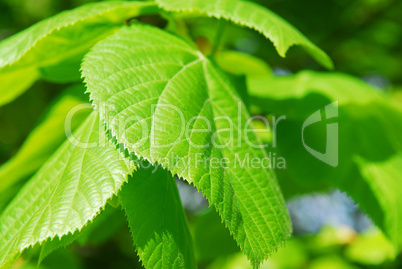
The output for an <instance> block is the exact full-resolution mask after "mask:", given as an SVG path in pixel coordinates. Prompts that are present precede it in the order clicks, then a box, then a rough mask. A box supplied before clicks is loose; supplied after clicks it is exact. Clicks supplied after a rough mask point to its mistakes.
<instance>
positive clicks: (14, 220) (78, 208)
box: [0, 112, 132, 267]
mask: <svg viewBox="0 0 402 269" xmlns="http://www.w3.org/2000/svg"><path fill="white" fill-rule="evenodd" d="M73 137H74V138H75V141H73V140H72V138H71V137H70V139H69V141H66V142H65V143H64V144H63V145H62V146H61V147H60V148H59V149H58V150H57V151H56V153H55V154H54V155H53V156H52V157H51V159H50V160H49V161H48V162H47V163H46V164H45V165H44V166H42V168H41V169H40V170H39V171H38V172H37V173H36V174H35V175H34V177H33V178H32V179H30V181H29V182H28V183H27V184H25V186H24V187H23V188H22V189H21V191H20V192H19V193H18V195H17V196H16V197H15V198H14V199H13V201H12V202H11V203H10V204H9V205H8V207H7V208H6V209H5V210H4V212H3V213H2V215H1V216H0V267H3V266H7V265H9V264H10V263H11V262H12V261H13V260H14V258H16V256H17V255H18V254H19V253H20V252H22V251H23V250H24V249H26V248H28V247H30V246H33V245H35V244H36V243H41V242H43V241H45V240H47V239H48V238H54V237H55V236H59V237H61V236H63V235H66V234H68V233H73V232H74V231H76V230H80V229H82V227H84V226H85V225H86V224H87V222H88V221H90V220H92V219H94V217H95V216H96V215H97V214H98V213H99V212H100V210H101V209H102V208H103V207H104V206H105V205H106V201H107V200H108V199H109V198H111V197H112V195H113V194H116V193H117V192H118V190H119V189H120V188H121V185H122V184H123V182H125V181H126V180H127V174H129V173H130V172H131V171H132V167H131V165H130V164H129V163H128V161H127V160H126V159H124V158H123V157H122V156H121V155H120V153H119V152H118V151H117V150H115V148H116V146H115V145H114V144H112V143H111V142H109V140H107V138H106V135H105V129H104V126H103V125H102V124H99V117H98V116H97V113H95V112H93V113H92V114H91V115H90V116H89V117H88V118H87V120H86V121H85V122H84V123H83V124H82V125H81V127H80V128H79V129H78V130H77V132H75V133H74V136H73Z"/></svg>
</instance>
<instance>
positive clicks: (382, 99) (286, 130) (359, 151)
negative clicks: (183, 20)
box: [249, 71, 402, 248]
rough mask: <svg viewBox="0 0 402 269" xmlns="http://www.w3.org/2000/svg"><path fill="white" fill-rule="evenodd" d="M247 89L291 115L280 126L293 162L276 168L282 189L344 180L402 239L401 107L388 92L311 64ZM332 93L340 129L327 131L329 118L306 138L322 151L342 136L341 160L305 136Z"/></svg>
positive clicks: (266, 108)
mask: <svg viewBox="0 0 402 269" xmlns="http://www.w3.org/2000/svg"><path fill="white" fill-rule="evenodd" d="M249 89H250V95H251V102H252V103H253V104H254V105H257V106H259V108H260V110H261V111H263V112H265V113H271V114H274V115H276V116H286V117H287V118H286V120H283V121H281V122H280V123H279V124H278V128H277V133H276V138H277V151H278V154H279V155H281V156H282V157H284V158H285V159H286V164H287V169H286V170H284V171H279V173H278V177H279V179H280V182H282V183H283V185H282V186H283V190H284V193H285V194H286V193H290V195H289V196H291V195H295V194H298V193H300V192H309V191H315V190H317V187H319V188H326V187H336V188H339V189H341V190H343V191H345V192H346V193H347V194H349V195H350V196H351V197H352V198H353V199H354V200H355V202H357V203H358V204H359V207H360V208H361V209H362V210H363V211H364V212H365V213H366V214H367V215H369V216H370V217H371V219H372V220H373V221H374V222H375V224H376V225H378V227H380V228H381V230H382V231H383V232H384V233H385V234H386V235H387V236H388V238H389V239H390V241H391V242H392V243H393V244H394V246H395V247H396V248H399V247H400V246H402V237H401V236H400V231H401V230H402V197H401V195H400V194H399V193H398V190H400V189H401V187H402V173H401V169H400V167H401V165H402V162H401V156H402V137H401V136H400V134H401V133H402V113H401V111H399V110H398V109H396V108H395V107H394V106H393V105H392V104H391V103H390V100H389V99H387V96H386V95H385V94H384V93H382V92H380V91H379V90H377V89H375V88H374V87H372V86H370V85H368V84H367V83H365V82H363V81H361V80H359V79H356V78H353V77H350V76H347V75H344V74H327V73H318V72H311V71H304V72H300V73H299V74H297V75H294V76H293V75H292V76H283V77H271V78H265V79H262V78H259V79H251V80H249ZM253 97H254V98H253ZM334 101H337V102H338V116H337V118H335V120H336V122H337V123H338V128H339V129H338V131H337V135H338V137H337V138H334V139H333V140H332V139H331V133H329V134H327V123H330V122H327V121H328V120H330V119H328V120H327V121H326V120H325V118H324V119H323V120H322V121H320V122H317V123H315V124H312V125H311V126H308V127H307V128H306V129H305V131H304V139H305V143H306V144H307V145H308V146H309V147H311V148H313V149H314V150H317V151H319V152H324V153H325V152H326V150H327V149H326V145H327V139H328V141H329V142H330V144H332V143H338V147H337V154H338V160H339V163H338V165H337V166H336V167H332V166H330V165H327V164H326V163H324V162H322V161H320V160H319V159H317V158H315V157H314V156H313V155H311V154H310V153H309V152H308V151H307V150H306V148H305V147H304V145H303V143H302V137H301V134H302V130H303V129H302V128H303V124H304V122H305V120H306V119H307V118H308V117H309V116H310V115H312V114H313V113H314V112H315V111H318V110H322V109H323V108H324V107H326V106H327V105H328V104H329V103H332V102H334ZM333 134H335V133H333ZM300 160H303V162H300ZM295 186H297V187H295Z"/></svg>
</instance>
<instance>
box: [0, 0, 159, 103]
mask: <svg viewBox="0 0 402 269" xmlns="http://www.w3.org/2000/svg"><path fill="white" fill-rule="evenodd" d="M156 11H157V8H156V6H155V4H153V3H146V2H123V1H116V2H114V1H108V2H102V3H91V4H87V5H84V6H81V7H78V8H76V9H73V10H70V11H64V12H61V13H59V14H58V15H56V16H53V17H51V18H49V19H46V20H43V21H41V22H39V23H37V24H35V25H33V26H31V27H30V28H28V29H26V30H24V31H22V32H20V33H18V34H16V35H14V36H11V37H10V38H8V39H6V40H4V41H2V42H1V43H0V81H1V82H2V83H1V84H2V86H1V87H0V105H3V104H5V103H8V102H10V101H12V100H14V99H15V98H16V97H18V96H19V95H20V94H22V93H23V92H24V91H25V90H26V89H27V88H29V87H30V85H31V84H32V83H33V82H35V80H37V79H38V78H40V77H41V76H42V77H44V78H50V80H52V81H58V82H66V81H70V80H72V79H73V80H75V79H79V72H78V71H79V69H76V68H77V67H79V64H80V62H81V59H82V56H83V55H84V54H85V53H86V52H87V51H88V50H89V48H91V47H92V46H93V45H94V44H95V43H96V42H97V41H99V40H101V39H103V38H104V37H105V36H107V35H109V34H111V33H112V32H114V31H115V30H116V29H118V28H119V27H120V26H121V25H123V23H124V21H125V20H126V19H129V18H132V17H134V16H138V15H141V14H147V13H153V12H156ZM66 66H69V67H71V68H66ZM21 77H23V78H24V79H21Z"/></svg>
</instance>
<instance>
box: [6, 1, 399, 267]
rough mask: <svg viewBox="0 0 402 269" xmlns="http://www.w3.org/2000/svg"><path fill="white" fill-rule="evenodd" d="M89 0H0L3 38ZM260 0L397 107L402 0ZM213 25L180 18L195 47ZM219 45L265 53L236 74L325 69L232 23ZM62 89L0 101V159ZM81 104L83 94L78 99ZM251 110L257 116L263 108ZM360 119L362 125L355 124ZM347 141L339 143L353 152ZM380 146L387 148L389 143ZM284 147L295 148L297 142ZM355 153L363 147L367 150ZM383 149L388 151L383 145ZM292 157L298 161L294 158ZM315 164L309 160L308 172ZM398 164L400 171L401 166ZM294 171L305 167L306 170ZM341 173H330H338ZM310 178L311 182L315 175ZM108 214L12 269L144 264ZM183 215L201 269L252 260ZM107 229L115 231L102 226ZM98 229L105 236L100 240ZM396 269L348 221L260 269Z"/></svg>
mask: <svg viewBox="0 0 402 269" xmlns="http://www.w3.org/2000/svg"><path fill="white" fill-rule="evenodd" d="M87 2H90V1H86V0H67V1H55V0H0V40H1V39H3V38H6V37H8V36H10V35H12V34H14V33H17V32H18V31H20V30H22V29H25V28H27V27H28V26H30V25H32V24H34V23H35V22H38V21H40V20H42V19H44V18H47V17H49V16H51V15H54V14H56V13H59V12H60V11H62V10H65V9H70V8H74V7H76V6H79V5H82V4H84V3H87ZM256 2H259V3H260V4H262V5H265V6H267V7H268V8H270V9H271V10H273V11H274V12H276V13H277V14H279V15H281V16H282V17H283V18H285V19H286V20H287V21H289V22H290V23H291V24H292V25H295V26H296V27H297V28H298V29H299V30H301V32H302V33H304V34H305V35H306V36H307V37H308V38H309V39H311V40H312V41H313V42H314V43H315V44H317V45H318V47H320V48H322V49H323V50H324V51H325V52H327V53H328V55H329V56H330V57H331V58H332V59H333V61H334V64H335V68H336V70H337V71H340V72H344V73H347V74H350V75H354V76H357V77H360V78H363V79H365V80H367V81H369V82H371V83H373V84H374V85H375V86H378V87H379V89H378V90H379V91H384V92H385V93H387V95H388V96H389V98H390V102H392V103H393V104H394V105H395V107H396V109H400V111H402V76H401V70H402V16H401V14H402V1H398V0H358V1H347V0H328V1H319V0H308V1H298V0H286V1H285V0H274V1H262V0H260V1H256ZM211 23H215V20H214V19H203V20H194V19H186V18H184V19H183V25H185V27H184V30H183V31H188V32H190V33H191V37H192V38H193V39H194V40H195V41H196V43H197V45H198V46H199V48H200V49H201V50H203V51H206V52H208V51H211V50H212V49H213V48H212V45H211V44H212V42H213V40H214V39H215V35H216V29H215V28H213V27H211ZM179 27H180V25H179ZM220 42H221V44H222V47H224V48H226V49H228V50H231V51H240V52H245V53H246V54H253V55H255V56H258V57H260V58H261V59H262V60H261V61H262V62H263V63H262V64H260V63H256V62H253V61H252V62H250V66H242V68H243V69H244V70H243V71H242V70H240V71H239V70H238V69H237V68H235V69H236V70H228V71H232V72H233V73H236V72H238V74H247V71H248V70H259V72H261V74H270V73H271V72H276V73H281V72H284V73H287V74H288V73H296V72H298V71H300V70H301V69H315V70H320V69H321V67H320V66H318V64H317V63H315V62H314V61H313V60H312V59H311V58H310V57H309V56H308V55H307V54H306V53H305V52H304V51H302V50H301V49H298V48H292V49H291V50H290V51H289V53H288V55H287V56H288V57H287V58H285V59H283V58H281V57H279V56H278V55H277V53H276V52H275V50H274V48H273V46H272V44H271V43H270V42H269V41H267V40H266V39H265V38H264V37H262V36H260V35H258V34H257V33H256V32H254V31H251V30H247V29H244V28H241V27H236V26H234V25H231V24H228V25H227V27H226V29H225V31H224V36H223V38H222V40H221V41H220ZM221 57H222V58H223V57H226V58H225V59H224V60H222V63H221V65H225V64H227V68H225V69H230V68H233V64H231V59H237V57H244V58H247V57H248V56H247V55H244V54H241V55H240V54H237V52H234V53H229V54H226V55H221ZM219 59H221V58H218V59H217V61H218V62H219ZM245 62H247V60H245ZM266 63H269V65H266ZM285 80H286V79H285ZM255 83H258V81H257V82H255ZM278 83H282V82H278ZM284 83H288V82H284ZM65 86H66V85H59V84H53V83H49V82H43V81H40V82H37V83H35V84H34V86H33V87H32V88H31V89H30V90H29V91H27V92H26V93H24V94H23V95H22V96H20V97H19V98H18V99H17V100H16V101H14V102H13V103H12V104H8V105H5V106H3V107H0V122H1V126H2V128H1V130H2V132H0V163H1V164H3V163H5V162H6V160H8V159H10V158H11V157H12V156H14V155H15V154H16V153H17V152H18V149H19V148H20V147H21V146H22V144H23V142H24V141H25V139H27V137H28V134H29V133H30V132H31V130H32V129H34V128H35V126H39V127H40V123H41V120H42V119H43V118H44V117H46V115H47V113H48V111H50V110H51V108H50V107H51V106H52V102H53V103H54V102H55V100H57V99H58V98H62V97H60V96H63V93H62V91H63V89H64V88H65ZM310 97H311V96H310ZM310 97H305V98H307V99H308V98H310ZM362 98H363V96H362ZM313 99H314V98H313ZM86 101H87V100H80V102H86ZM265 101H266V100H265ZM325 101H328V100H324V102H325ZM287 102H288V101H287ZM312 102H316V103H317V104H318V105H317V106H316V107H322V104H323V102H322V100H318V101H317V99H314V100H312ZM295 103H297V102H293V103H286V104H283V103H282V104H280V107H279V108H280V109H283V108H286V109H289V110H292V111H290V113H293V115H295V118H294V122H291V123H290V124H295V125H297V124H300V122H298V119H297V116H300V111H298V110H297V104H296V105H295ZM304 103H309V101H306V100H305V102H304ZM275 104H276V105H278V104H279V103H278V102H276V103H275ZM316 107H311V108H310V110H311V111H314V110H315V109H316ZM270 109H271V111H264V112H268V113H269V112H272V107H270ZM361 109H364V110H366V111H373V110H374V109H376V108H375V107H373V106H371V105H370V106H366V107H362V108H353V109H345V113H348V112H350V111H352V112H354V113H355V112H356V111H361ZM311 111H308V113H310V112H311ZM257 112H258V113H262V111H257ZM304 112H305V110H304ZM306 113H307V112H306ZM373 114H374V116H373V117H371V118H369V119H366V120H368V121H370V124H372V123H373V119H374V121H376V120H378V121H381V120H383V122H385V124H386V123H388V122H389V121H390V119H389V118H388V117H387V116H384V118H383V119H378V118H376V116H378V115H379V114H376V113H375V112H374V113H373ZM355 116H356V119H359V120H361V118H360V117H359V115H355ZM356 121H358V120H356ZM355 124H356V122H353V123H351V125H350V126H349V127H350V128H351V130H352V132H353V129H354V128H356V125H355ZM359 124H366V123H365V122H360V123H359ZM287 128H289V129H290V130H291V129H292V128H295V127H294V126H291V125H290V126H287ZM297 128H299V127H297ZM372 128H377V127H375V126H374V127H372ZM290 133H291V132H290ZM349 133H350V132H349V130H348V134H349ZM361 135H364V134H361ZM263 139H265V140H267V141H269V140H271V139H272V138H271V137H265V138H263ZM349 139H350V141H349V142H348V144H347V145H348V146H349V145H353V144H354V143H355V141H356V140H355V139H354V138H350V137H349ZM363 142H364V141H363ZM57 143H59V142H56V144H57ZM315 143H317V145H318V144H319V143H320V142H319V141H318V140H317V141H315ZM366 143H369V144H375V143H376V142H373V141H366ZM348 146H347V148H346V149H345V150H349V149H350V147H348ZM383 148H390V149H392V146H387V147H383ZM289 150H292V151H294V148H292V149H289ZM360 150H364V147H363V148H362V149H360ZM293 153H294V152H293ZM365 154H367V156H372V153H370V152H365ZM370 154H371V155H370ZM384 154H385V155H386V154H388V152H385V153H384ZM291 156H294V158H296V159H300V158H304V157H300V156H295V155H289V158H290V164H291V165H292V160H291V158H292V157H291ZM294 163H295V165H297V163H296V162H294ZM316 167H317V166H314V169H316ZM348 168H349V167H348ZM35 169H37V168H33V169H32V171H31V172H32V173H33V172H34V171H35ZM345 169H346V168H345ZM399 169H402V168H401V167H399ZM346 170H347V169H346ZM300 171H301V172H306V171H304V170H303V169H302V168H300ZM348 171H349V170H348ZM326 172H327V171H325V173H326ZM352 172H355V171H352ZM352 172H351V173H352ZM306 173H307V172H306ZM322 173H324V172H322ZM345 173H347V172H345ZM28 176H29V175H23V176H21V177H25V179H26V178H28ZM330 176H331V174H330ZM337 176H338V175H334V177H337ZM349 177H353V176H349ZM303 184H305V182H303ZM303 184H300V185H303ZM314 185H315V186H317V185H316V182H315V184H314ZM307 187H308V186H307ZM18 189H19V186H18V185H17V186H16V191H18ZM322 189H328V186H327V184H322V188H317V190H322ZM285 190H288V191H289V193H288V195H289V197H290V196H293V195H295V193H292V189H291V188H287V189H286V188H285ZM306 191H311V190H309V189H308V190H306ZM11 195H12V194H11ZM285 195H286V193H285ZM2 199H3V197H2ZM4 200H5V201H6V202H4V203H7V201H8V200H7V197H6V198H5V199H4ZM2 201H3V200H2ZM0 206H1V205H0ZM105 212H107V213H105ZM105 212H104V213H103V214H102V215H100V216H102V218H104V219H106V220H107V221H106V220H100V221H95V222H96V223H98V224H97V225H95V226H89V227H95V228H91V229H97V230H98V232H97V233H94V232H91V231H86V232H84V233H83V234H81V236H80V239H79V240H78V243H73V244H72V245H71V246H69V247H68V248H67V249H64V248H62V249H59V250H57V251H55V252H54V253H52V254H51V255H49V257H47V258H46V259H44V260H43V262H42V263H41V264H40V265H39V267H37V265H36V263H37V260H38V259H39V256H40V255H41V254H40V251H41V250H40V248H38V247H36V248H33V249H30V250H29V251H27V252H25V253H24V255H23V256H22V257H21V258H20V259H19V260H18V261H17V263H16V264H15V265H14V267H15V268H141V265H140V262H139V261H138V259H137V256H136V254H135V252H134V250H133V249H132V247H131V246H132V242H131V239H130V236H129V231H128V228H127V224H126V223H125V220H124V215H123V213H122V212H121V211H120V210H119V209H115V208H112V207H109V209H108V210H106V211H105ZM110 212H111V213H110ZM188 213H189V214H188V216H189V222H190V230H191V232H192V234H193V237H194V244H195V248H196V255H197V259H198V260H199V261H200V263H199V266H200V268H210V269H215V268H249V263H248V262H247V260H246V258H245V257H244V256H243V255H242V254H240V252H239V248H238V246H236V244H235V242H234V241H233V240H232V239H231V237H230V235H229V232H228V231H227V230H226V229H224V226H223V224H222V223H221V222H220V218H219V217H218V215H217V214H216V212H214V211H213V210H211V209H209V210H206V211H202V212H199V213H191V212H188ZM110 227H114V229H110ZM88 230H89V229H88ZM99 231H100V232H99ZM105 231H107V232H105ZM110 231H113V232H114V233H108V232H110ZM95 234H97V236H95ZM99 235H101V236H100V238H99ZM88 242H89V244H88ZM84 244H85V246H84ZM401 267H402V257H401V256H400V254H398V253H397V251H396V250H395V249H394V248H393V246H392V244H391V243H390V242H388V241H387V239H386V238H385V237H384V236H383V235H382V234H381V233H379V232H378V231H377V230H375V229H374V228H373V229H372V230H369V231H366V232H364V233H363V234H357V233H356V232H354V231H353V230H351V229H350V228H348V227H344V228H337V229H335V228H332V227H325V228H324V229H323V230H322V231H321V232H319V233H318V234H310V235H296V236H295V237H294V238H293V239H292V240H291V241H289V242H288V243H287V245H286V247H284V248H282V249H281V250H280V251H279V252H278V253H276V254H274V255H273V256H272V258H271V259H270V260H269V261H267V262H266V263H265V264H263V266H262V268H283V269H285V268H289V269H290V268H308V269H315V268H336V269H343V268H345V269H347V268H401Z"/></svg>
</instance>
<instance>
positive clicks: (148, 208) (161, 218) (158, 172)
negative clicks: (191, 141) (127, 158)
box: [119, 167, 196, 268]
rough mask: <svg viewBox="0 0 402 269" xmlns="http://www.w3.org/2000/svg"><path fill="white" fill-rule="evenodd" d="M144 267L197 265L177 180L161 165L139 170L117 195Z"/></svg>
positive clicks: (188, 266) (185, 266) (186, 266)
mask: <svg viewBox="0 0 402 269" xmlns="http://www.w3.org/2000/svg"><path fill="white" fill-rule="evenodd" d="M119 197H120V200H121V204H122V207H123V209H124V210H125V212H126V215H127V219H128V223H129V225H130V231H131V234H132V237H133V241H134V244H135V246H136V249H137V251H138V254H139V256H140V260H141V261H142V263H143V265H144V266H145V268H196V263H195V258H194V248H193V241H192V239H191V235H190V231H189V230H188V225H187V221H186V215H185V213H184V209H183V206H182V204H181V201H180V196H179V192H178V191H177V187H176V182H175V179H174V177H172V174H170V172H168V171H166V170H164V169H162V167H157V168H154V167H151V168H148V169H139V170H138V171H136V172H135V173H134V176H133V177H132V178H130V179H129V181H128V183H127V184H125V185H123V188H122V190H121V192H120V194H119Z"/></svg>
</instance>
